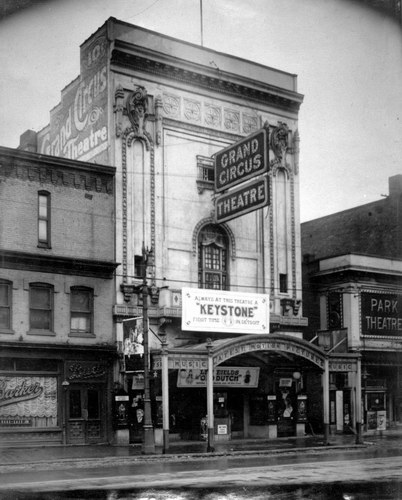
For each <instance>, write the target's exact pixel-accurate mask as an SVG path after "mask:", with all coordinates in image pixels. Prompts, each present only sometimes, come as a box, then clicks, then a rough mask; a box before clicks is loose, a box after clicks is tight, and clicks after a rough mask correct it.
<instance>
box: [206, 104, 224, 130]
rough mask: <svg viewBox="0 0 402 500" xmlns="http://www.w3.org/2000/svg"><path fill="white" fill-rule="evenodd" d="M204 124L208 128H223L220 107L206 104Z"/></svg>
mask: <svg viewBox="0 0 402 500" xmlns="http://www.w3.org/2000/svg"><path fill="white" fill-rule="evenodd" d="M204 114H205V116H204V123H205V125H207V126H208V127H214V128H215V127H216V128H221V126H222V111H221V109H220V108H219V107H218V106H213V105H212V104H204Z"/></svg>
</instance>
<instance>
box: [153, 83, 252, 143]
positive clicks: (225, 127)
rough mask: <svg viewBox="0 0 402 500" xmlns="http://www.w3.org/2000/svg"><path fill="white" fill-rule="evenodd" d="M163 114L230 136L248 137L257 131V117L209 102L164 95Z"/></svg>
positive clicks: (169, 94)
mask: <svg viewBox="0 0 402 500" xmlns="http://www.w3.org/2000/svg"><path fill="white" fill-rule="evenodd" d="M162 109H163V114H164V116H165V117H166V118H170V119H173V120H180V121H182V122H184V123H189V124H190V123H191V124H194V125H200V126H204V127H207V128H213V129H215V130H220V131H224V132H228V133H231V134H238V135H240V134H244V135H248V134H250V133H252V132H255V131H256V130H258V124H259V118H258V115H257V114H255V115H253V114H252V113H250V112H248V113H241V112H240V111H239V110H236V109H231V108H226V107H224V106H220V105H219V104H215V103H211V102H202V101H200V100H197V99H190V98H188V97H181V96H179V95H175V94H171V93H165V94H164V95H163V105H162Z"/></svg>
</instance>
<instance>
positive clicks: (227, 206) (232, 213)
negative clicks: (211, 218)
mask: <svg viewBox="0 0 402 500" xmlns="http://www.w3.org/2000/svg"><path fill="white" fill-rule="evenodd" d="M268 203H269V192H268V180H267V178H266V177H263V178H258V179H255V180H252V181H251V182H247V183H245V184H242V185H241V186H240V187H239V188H237V189H233V190H232V191H229V192H228V193H225V194H223V195H222V196H218V197H217V198H216V200H215V219H216V222H225V221H228V220H231V219H235V218H237V217H240V216H242V215H246V214H248V213H250V212H254V211H255V210H258V209H259V208H262V207H265V206H266V205H268Z"/></svg>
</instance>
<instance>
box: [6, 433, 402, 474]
mask: <svg viewBox="0 0 402 500" xmlns="http://www.w3.org/2000/svg"><path fill="white" fill-rule="evenodd" d="M400 438H401V440H402V435H400ZM369 440H370V441H371V437H370V439H369ZM364 441H366V438H364ZM355 442H356V437H355V436H354V435H333V436H330V439H329V443H330V444H329V445H324V441H323V436H305V437H297V438H296V437H291V438H278V439H274V440H262V439H236V440H232V441H227V442H216V443H215V444H214V448H215V450H214V452H212V453H211V452H207V443H206V442H205V441H175V442H171V443H170V446H169V450H168V452H167V453H166V454H163V450H162V448H159V447H157V448H156V450H155V451H156V453H155V455H143V454H142V448H141V444H135V445H127V446H113V445H88V446H42V447H24V448H22V447H18V448H14V447H13V448H1V447H0V473H1V472H2V471H6V470H9V469H10V467H13V468H21V469H22V468H24V469H25V468H30V466H33V465H34V464H37V466H38V465H40V464H41V465H43V466H45V465H46V464H51V465H52V468H53V467H54V466H55V464H56V463H58V464H59V465H60V466H61V465H64V466H69V465H70V466H73V465H77V464H78V463H85V466H91V462H92V463H93V466H94V465H95V464H98V465H99V464H100V462H104V463H105V464H109V463H111V462H113V463H116V462H119V463H127V462H128V461H130V462H133V461H162V460H163V461H166V460H183V459H186V460H188V459H190V458H200V457H204V458H208V457H211V456H219V455H223V456H224V455H255V454H264V455H266V454H278V453H297V452H307V451H309V450H310V451H313V450H317V449H320V450H323V449H328V447H331V449H332V448H339V447H342V448H359V447H360V448H361V447H365V446H368V445H369V444H367V443H365V444H363V445H356V444H355Z"/></svg>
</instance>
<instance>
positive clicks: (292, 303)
mask: <svg viewBox="0 0 402 500" xmlns="http://www.w3.org/2000/svg"><path fill="white" fill-rule="evenodd" d="M281 306H282V314H283V316H292V314H293V316H297V315H298V314H299V310H300V307H301V300H295V299H281Z"/></svg>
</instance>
